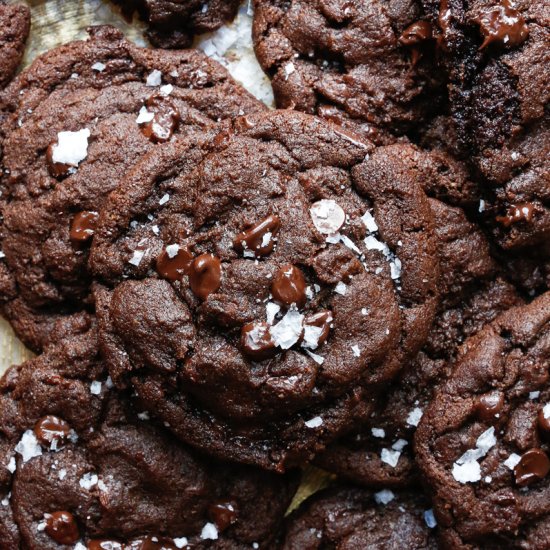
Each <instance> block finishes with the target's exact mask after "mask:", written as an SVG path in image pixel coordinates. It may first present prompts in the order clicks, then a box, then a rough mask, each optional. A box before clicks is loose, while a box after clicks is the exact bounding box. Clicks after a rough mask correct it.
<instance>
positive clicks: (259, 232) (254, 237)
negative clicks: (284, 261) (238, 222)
mask: <svg viewBox="0 0 550 550" xmlns="http://www.w3.org/2000/svg"><path fill="white" fill-rule="evenodd" d="M280 227H281V220H279V218H278V217H277V216H275V215H271V216H268V217H267V218H265V219H264V220H262V221H261V222H258V223H256V224H255V225H253V226H251V227H250V228H249V229H247V230H245V231H243V232H242V233H239V234H238V235H237V236H236V237H235V240H234V241H233V246H234V248H235V250H237V251H238V252H241V253H244V255H245V256H247V255H250V256H252V257H262V256H267V255H268V254H271V252H272V251H273V247H274V245H275V241H274V240H273V238H274V237H275V235H277V233H278V232H279V228H280Z"/></svg>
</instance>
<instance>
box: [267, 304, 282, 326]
mask: <svg viewBox="0 0 550 550" xmlns="http://www.w3.org/2000/svg"><path fill="white" fill-rule="evenodd" d="M279 311H281V306H280V305H279V304H276V303H275V302H267V304H266V305H265V315H266V319H267V323H268V324H269V325H272V324H273V321H275V317H276V316H277V313H279Z"/></svg>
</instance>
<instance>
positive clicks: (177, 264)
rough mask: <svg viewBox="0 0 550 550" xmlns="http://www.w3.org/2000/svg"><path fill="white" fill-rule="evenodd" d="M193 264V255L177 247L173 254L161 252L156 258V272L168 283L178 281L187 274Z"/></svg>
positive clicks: (165, 251)
mask: <svg viewBox="0 0 550 550" xmlns="http://www.w3.org/2000/svg"><path fill="white" fill-rule="evenodd" d="M192 263H193V255H192V254H191V252H189V250H187V248H182V247H179V248H178V249H176V251H175V252H172V251H170V252H169V251H167V250H163V251H162V252H161V253H160V255H159V257H158V258H157V272H158V274H159V275H160V276H161V277H163V278H164V279H168V280H169V281H180V280H181V278H182V277H183V276H184V275H185V274H188V273H189V271H190V269H191V264H192Z"/></svg>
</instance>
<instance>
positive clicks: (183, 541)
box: [174, 537, 189, 548]
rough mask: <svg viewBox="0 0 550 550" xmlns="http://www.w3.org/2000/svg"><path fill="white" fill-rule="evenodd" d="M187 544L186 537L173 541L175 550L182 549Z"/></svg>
mask: <svg viewBox="0 0 550 550" xmlns="http://www.w3.org/2000/svg"><path fill="white" fill-rule="evenodd" d="M188 544H189V541H188V540H187V538H186V537H179V538H175V539H174V545H175V546H176V548H184V547H185V546H187V545H188Z"/></svg>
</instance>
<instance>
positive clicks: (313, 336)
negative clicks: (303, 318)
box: [302, 325, 323, 349]
mask: <svg viewBox="0 0 550 550" xmlns="http://www.w3.org/2000/svg"><path fill="white" fill-rule="evenodd" d="M322 334H323V328H322V327H316V326H313V325H304V334H303V340H302V347H304V348H309V349H316V348H317V347H318V346H319V338H321V335H322Z"/></svg>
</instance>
